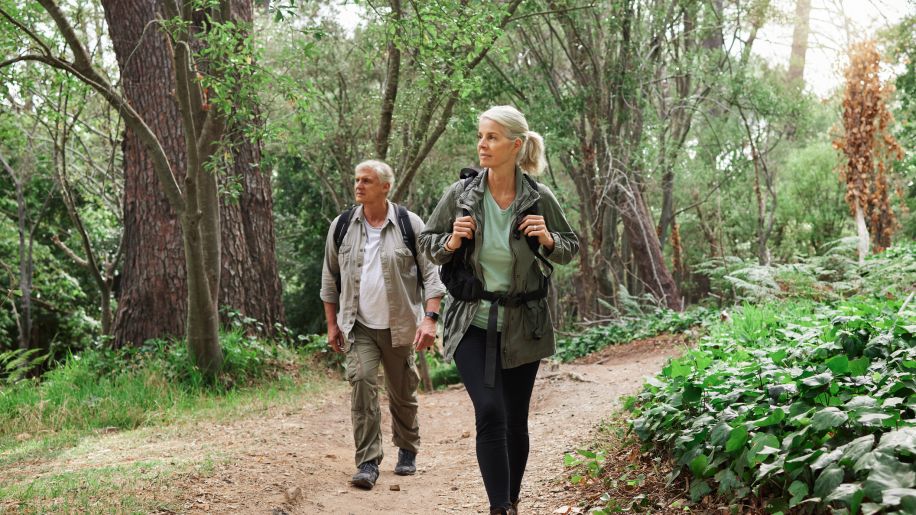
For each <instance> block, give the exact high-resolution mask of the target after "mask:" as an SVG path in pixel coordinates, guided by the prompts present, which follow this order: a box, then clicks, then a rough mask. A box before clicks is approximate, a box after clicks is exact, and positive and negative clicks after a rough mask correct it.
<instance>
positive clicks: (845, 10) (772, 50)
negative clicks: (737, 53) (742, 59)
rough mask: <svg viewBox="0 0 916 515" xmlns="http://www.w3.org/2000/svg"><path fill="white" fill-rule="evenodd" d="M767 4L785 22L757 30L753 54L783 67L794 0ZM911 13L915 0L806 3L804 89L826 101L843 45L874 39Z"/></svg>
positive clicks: (842, 61) (839, 70) (843, 59)
mask: <svg viewBox="0 0 916 515" xmlns="http://www.w3.org/2000/svg"><path fill="white" fill-rule="evenodd" d="M773 3H774V6H775V7H776V8H777V9H779V10H780V11H781V12H783V13H785V14H787V15H788V18H787V19H785V20H783V21H782V22H781V23H771V24H769V25H767V26H765V27H764V28H763V29H761V31H760V33H759V34H758V36H757V37H758V41H757V42H755V43H754V53H755V54H757V55H760V56H761V57H763V58H765V59H766V60H768V61H770V62H771V63H774V64H780V65H782V66H784V67H787V66H788V63H789V54H790V53H791V51H792V31H793V30H794V25H793V24H794V21H795V0H774V2H773ZM914 12H916V0H811V32H810V35H809V37H808V53H807V55H806V58H805V84H806V86H807V87H808V89H810V90H811V91H812V92H814V93H815V94H816V95H818V96H820V97H827V96H830V95H831V93H832V92H833V91H834V90H835V89H836V88H837V87H839V86H841V85H842V83H843V69H844V68H845V67H846V64H847V62H848V60H847V59H848V58H847V54H846V48H847V47H848V46H849V43H854V42H857V41H861V40H864V39H868V38H871V37H874V36H875V33H876V31H877V30H880V29H882V28H885V27H888V26H891V25H894V24H895V23H897V22H899V21H900V20H901V19H902V18H904V17H905V16H906V15H907V14H911V13H914ZM844 14H845V15H844Z"/></svg>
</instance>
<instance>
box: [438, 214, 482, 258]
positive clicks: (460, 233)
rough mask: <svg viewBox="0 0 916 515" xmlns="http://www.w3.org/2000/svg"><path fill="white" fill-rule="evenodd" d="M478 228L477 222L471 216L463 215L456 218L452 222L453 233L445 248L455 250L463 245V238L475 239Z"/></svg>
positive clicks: (450, 250)
mask: <svg viewBox="0 0 916 515" xmlns="http://www.w3.org/2000/svg"><path fill="white" fill-rule="evenodd" d="M476 229H477V223H475V222H474V219H473V218H471V216H461V217H458V218H456V219H455V223H453V224H452V235H451V237H449V239H448V241H446V242H445V250H447V251H449V252H455V251H456V250H458V248H459V247H461V240H473V239H474V231H475V230H476Z"/></svg>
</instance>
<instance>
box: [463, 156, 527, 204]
mask: <svg viewBox="0 0 916 515" xmlns="http://www.w3.org/2000/svg"><path fill="white" fill-rule="evenodd" d="M489 173H490V169H489V168H487V169H484V171H482V172H480V173H479V174H477V176H476V177H474V178H473V179H471V182H470V183H469V184H468V185H467V187H466V188H465V189H464V191H463V192H462V193H461V194H460V195H459V196H458V204H459V205H461V206H463V207H466V208H467V209H471V208H472V207H475V206H477V205H478V204H479V203H480V202H481V199H483V195H484V193H485V192H486V184H487V183H486V180H487V175H488V174H489ZM524 175H525V172H523V171H522V169H521V168H519V167H518V166H516V167H515V200H513V201H512V206H513V209H514V210H515V212H516V213H520V212H523V211H524V210H526V209H528V208H529V207H530V206H531V205H532V204H534V203H535V202H537V201H538V199H540V198H541V195H540V193H538V192H537V190H536V189H534V188H532V187H531V184H530V183H529V182H528V181H527V180H525V178H524Z"/></svg>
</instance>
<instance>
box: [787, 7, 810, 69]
mask: <svg viewBox="0 0 916 515" xmlns="http://www.w3.org/2000/svg"><path fill="white" fill-rule="evenodd" d="M810 25H811V0H796V2H795V29H794V30H793V31H792V54H791V55H790V56H789V74H788V79H789V82H790V83H796V84H801V83H803V81H804V77H805V54H807V53H808V32H809V29H810Z"/></svg>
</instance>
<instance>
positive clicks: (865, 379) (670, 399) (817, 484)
mask: <svg viewBox="0 0 916 515" xmlns="http://www.w3.org/2000/svg"><path fill="white" fill-rule="evenodd" d="M911 300H912V295H910V296H909V297H907V298H904V297H897V296H883V297H876V296H863V297H854V298H851V299H848V300H845V301H841V302H838V303H835V304H816V303H812V302H804V301H799V302H795V303H780V304H768V305H763V306H760V307H754V306H749V305H748V306H744V307H743V308H742V309H740V310H739V311H737V312H735V313H734V314H733V318H732V320H731V321H728V322H723V323H721V324H718V325H715V326H713V327H712V328H711V329H710V332H709V334H708V335H707V336H705V337H704V338H703V339H702V340H701V341H700V343H699V344H698V346H697V348H696V349H694V350H691V351H689V352H687V353H685V355H683V356H682V357H681V358H678V359H675V360H672V361H671V362H670V363H669V364H668V365H667V366H666V367H665V368H664V369H663V371H662V373H661V374H659V375H658V376H657V377H654V378H652V379H650V380H649V381H648V383H647V385H646V387H645V389H644V391H643V392H642V393H641V394H640V395H639V405H638V408H637V410H636V412H635V418H634V419H633V429H634V430H635V432H636V434H637V435H638V436H639V437H640V438H641V440H642V441H643V442H645V443H647V444H651V445H655V446H658V448H659V449H662V450H664V451H665V452H670V453H671V455H672V457H673V459H674V460H675V462H676V464H677V466H678V467H679V468H678V469H676V473H681V472H683V473H686V474H689V476H690V494H691V497H692V499H693V500H694V501H698V500H700V499H702V498H704V497H705V496H707V495H709V494H712V493H716V494H719V495H722V496H728V497H729V498H730V499H733V500H741V499H745V498H749V497H751V496H755V497H757V496H759V497H764V498H767V499H769V507H770V509H771V510H772V511H783V510H789V509H795V510H800V511H805V512H814V511H817V510H823V509H825V508H826V507H827V506H830V507H832V508H833V509H834V512H835V513H837V512H840V513H913V512H914V510H916V489H914V486H916V465H914V458H916V309H914V304H913V303H912V302H908V301H911Z"/></svg>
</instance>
